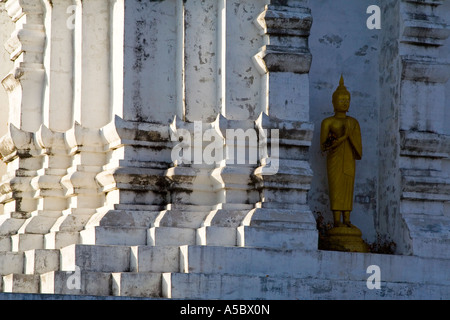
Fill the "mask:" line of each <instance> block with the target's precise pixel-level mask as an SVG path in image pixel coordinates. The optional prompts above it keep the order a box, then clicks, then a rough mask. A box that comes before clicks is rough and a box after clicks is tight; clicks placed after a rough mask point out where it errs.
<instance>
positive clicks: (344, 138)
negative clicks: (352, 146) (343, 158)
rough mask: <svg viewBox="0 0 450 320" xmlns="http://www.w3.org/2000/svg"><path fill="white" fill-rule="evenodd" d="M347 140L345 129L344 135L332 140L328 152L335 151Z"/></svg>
mask: <svg viewBox="0 0 450 320" xmlns="http://www.w3.org/2000/svg"><path fill="white" fill-rule="evenodd" d="M347 139H348V132H347V128H346V129H345V134H344V135H343V136H342V137H340V138H338V139H336V140H334V141H333V143H332V144H331V146H330V148H329V149H330V150H334V149H336V148H337V147H339V146H340V145H341V144H342V143H343V142H344V141H345V140H347Z"/></svg>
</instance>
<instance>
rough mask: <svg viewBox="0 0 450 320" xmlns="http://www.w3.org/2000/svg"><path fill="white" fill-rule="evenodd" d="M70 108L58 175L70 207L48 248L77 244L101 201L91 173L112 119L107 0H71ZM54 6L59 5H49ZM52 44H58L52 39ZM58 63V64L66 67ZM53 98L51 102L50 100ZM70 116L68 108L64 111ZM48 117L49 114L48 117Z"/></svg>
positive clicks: (102, 157) (101, 161)
mask: <svg viewBox="0 0 450 320" xmlns="http://www.w3.org/2000/svg"><path fill="white" fill-rule="evenodd" d="M75 5H76V11H75V23H74V26H73V27H74V30H73V39H74V41H73V43H74V44H73V88H74V89H73V90H74V91H73V109H72V110H73V111H72V121H73V122H69V123H71V128H70V129H69V128H66V131H65V135H64V138H65V140H66V144H67V145H68V147H69V150H70V151H69V154H70V156H71V165H70V167H69V168H68V169H67V173H66V175H65V176H64V177H62V179H61V184H62V185H63V187H64V189H65V195H66V196H67V197H68V198H69V200H68V209H67V210H64V211H63V216H62V217H60V218H59V219H58V220H57V221H56V222H55V224H54V225H53V227H52V228H51V230H50V231H51V232H50V233H49V234H48V235H47V236H46V241H47V242H48V243H49V246H55V247H56V248H59V247H61V246H62V245H68V244H71V243H77V242H78V241H79V238H78V237H79V234H78V233H79V232H80V231H81V230H83V228H84V227H85V225H86V223H87V222H88V220H89V219H90V218H91V217H92V215H94V214H95V213H96V210H97V209H98V208H100V207H102V206H103V205H104V201H105V198H104V194H103V193H101V192H99V190H98V185H97V182H96V180H95V177H96V175H97V174H98V173H100V172H101V171H102V169H103V166H104V165H105V164H106V162H107V161H106V150H104V140H103V138H102V135H101V128H102V127H103V126H105V125H106V124H108V123H109V122H110V121H111V114H112V113H111V110H112V107H111V103H110V102H111V101H110V97H111V65H110V59H111V54H110V44H111V43H110V39H111V38H110V29H111V24H110V16H111V2H110V1H103V0H89V1H81V0H75ZM53 10H57V8H53ZM54 45H55V46H57V45H58V43H54ZM67 67H68V66H67V65H62V66H61V68H62V69H63V68H67ZM51 102H52V101H51V100H50V103H51ZM68 114H70V112H68ZM50 120H51V118H50Z"/></svg>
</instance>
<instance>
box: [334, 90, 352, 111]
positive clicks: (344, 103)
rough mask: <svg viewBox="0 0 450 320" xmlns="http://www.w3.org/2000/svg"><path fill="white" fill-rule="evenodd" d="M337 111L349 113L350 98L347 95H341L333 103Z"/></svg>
mask: <svg viewBox="0 0 450 320" xmlns="http://www.w3.org/2000/svg"><path fill="white" fill-rule="evenodd" d="M333 106H334V110H335V111H340V112H347V111H348V108H349V107H350V96H349V95H347V94H339V95H338V96H337V97H336V99H334V101H333Z"/></svg>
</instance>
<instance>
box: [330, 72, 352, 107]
mask: <svg viewBox="0 0 450 320" xmlns="http://www.w3.org/2000/svg"><path fill="white" fill-rule="evenodd" d="M332 101H333V107H334V111H340V112H347V111H348V108H349V107H350V92H348V90H347V88H346V87H345V86H344V77H343V76H342V75H341V79H340V80H339V86H338V87H337V89H336V91H335V92H334V93H333V100H332Z"/></svg>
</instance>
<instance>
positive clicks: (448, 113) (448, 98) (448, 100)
mask: <svg viewBox="0 0 450 320" xmlns="http://www.w3.org/2000/svg"><path fill="white" fill-rule="evenodd" d="M438 8H439V16H440V17H442V19H444V20H445V22H446V23H447V24H450V1H445V2H444V4H443V5H442V6H440V7H438ZM439 51H440V58H441V59H443V60H446V61H447V62H448V63H450V56H449V51H450V37H449V38H447V40H446V42H445V44H444V46H442V47H441V48H440V50H439ZM449 123H450V81H447V85H446V89H445V120H444V133H445V134H447V135H450V125H448V124H449Z"/></svg>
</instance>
